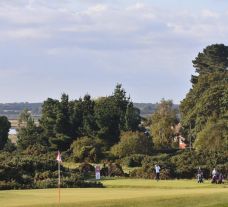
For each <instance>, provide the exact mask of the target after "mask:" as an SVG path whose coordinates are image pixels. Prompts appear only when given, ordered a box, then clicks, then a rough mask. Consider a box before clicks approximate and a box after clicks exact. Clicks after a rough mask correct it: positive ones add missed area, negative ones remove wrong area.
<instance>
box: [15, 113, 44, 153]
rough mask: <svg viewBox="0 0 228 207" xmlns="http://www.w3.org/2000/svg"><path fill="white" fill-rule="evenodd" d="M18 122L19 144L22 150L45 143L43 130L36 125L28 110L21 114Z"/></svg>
mask: <svg viewBox="0 0 228 207" xmlns="http://www.w3.org/2000/svg"><path fill="white" fill-rule="evenodd" d="M18 123H19V124H18V125H19V128H18V134H17V138H18V140H17V146H18V147H19V149H20V150H25V149H26V148H28V147H30V146H33V145H45V143H44V142H45V140H44V139H43V130H42V128H41V127H39V126H36V124H35V121H34V119H33V118H32V116H31V114H30V113H29V112H28V110H24V111H23V112H22V113H21V114H20V116H19V120H18Z"/></svg>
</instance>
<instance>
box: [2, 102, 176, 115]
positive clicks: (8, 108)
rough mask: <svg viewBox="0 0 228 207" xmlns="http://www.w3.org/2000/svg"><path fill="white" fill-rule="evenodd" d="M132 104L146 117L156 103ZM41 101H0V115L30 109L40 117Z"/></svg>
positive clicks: (14, 113) (15, 113) (16, 113)
mask: <svg viewBox="0 0 228 207" xmlns="http://www.w3.org/2000/svg"><path fill="white" fill-rule="evenodd" d="M134 106H135V107H137V108H139V109H140V113H141V116H143V117H147V116H150V115H151V114H152V113H154V111H155V109H156V107H157V104H152V103H134ZM41 107H42V103H28V102H22V103H4V104H3V103H0V116H7V117H8V119H17V118H18V115H19V114H20V113H21V112H22V111H23V110H24V109H28V110H29V111H31V114H32V115H33V117H40V115H41ZM174 108H176V109H179V105H177V104H174Z"/></svg>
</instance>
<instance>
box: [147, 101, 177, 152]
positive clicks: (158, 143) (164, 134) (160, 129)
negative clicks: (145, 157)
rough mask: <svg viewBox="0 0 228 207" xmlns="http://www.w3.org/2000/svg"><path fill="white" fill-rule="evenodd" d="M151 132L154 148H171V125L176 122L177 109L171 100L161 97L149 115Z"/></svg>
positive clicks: (172, 136) (172, 135)
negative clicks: (150, 115) (152, 112)
mask: <svg viewBox="0 0 228 207" xmlns="http://www.w3.org/2000/svg"><path fill="white" fill-rule="evenodd" d="M151 122H152V124H151V127H150V129H151V134H152V137H153V144H154V146H155V148H157V149H162V148H171V146H172V143H173V138H174V134H173V131H172V130H171V127H174V126H175V125H176V124H177V123H178V119H177V111H176V110H175V109H174V108H173V103H172V101H171V100H168V101H166V100H164V99H162V100H161V102H160V103H159V104H158V107H157V109H156V111H155V112H154V114H153V115H152V117H151Z"/></svg>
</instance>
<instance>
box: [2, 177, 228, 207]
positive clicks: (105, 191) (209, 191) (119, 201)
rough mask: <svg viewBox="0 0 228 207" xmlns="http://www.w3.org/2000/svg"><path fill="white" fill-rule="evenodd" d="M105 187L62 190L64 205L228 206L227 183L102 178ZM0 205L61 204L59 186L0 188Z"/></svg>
mask: <svg viewBox="0 0 228 207" xmlns="http://www.w3.org/2000/svg"><path fill="white" fill-rule="evenodd" d="M103 183H104V185H105V186H106V188H98V189H95V188H81V189H80V188H75V189H62V190H61V203H62V204H61V206H63V207H73V206H82V207H87V206H88V207H90V206H91V207H92V206H95V207H98V206H104V207H124V206H133V207H149V206H151V207H153V206H154V207H162V206H164V207H167V206H169V207H172V206H173V207H174V206H180V207H183V206H189V207H190V206H197V207H200V206H202V207H203V206H207V207H225V206H226V207H228V186H227V185H212V184H210V183H209V182H208V183H204V184H197V183H195V181H188V180H186V181H185V180H181V181H159V182H156V181H154V180H137V179H119V180H106V181H103ZM0 204H1V205H0V206H1V207H19V206H31V207H33V206H36V207H47V206H51V207H54V206H58V205H57V189H44V190H11V191H0Z"/></svg>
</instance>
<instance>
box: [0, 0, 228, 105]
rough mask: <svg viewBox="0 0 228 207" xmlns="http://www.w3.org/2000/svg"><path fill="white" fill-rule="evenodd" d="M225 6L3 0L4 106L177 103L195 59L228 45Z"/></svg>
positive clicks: (199, 0)
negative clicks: (52, 101)
mask: <svg viewBox="0 0 228 207" xmlns="http://www.w3.org/2000/svg"><path fill="white" fill-rule="evenodd" d="M227 25H228V1H226V0H191V1H183V0H0V102H21V101H29V102H41V101H43V100H45V99H46V98H47V97H52V98H59V97H60V96H61V93H63V92H66V93H68V94H69V95H70V98H71V99H77V98H79V97H82V96H84V94H86V93H89V94H90V95H91V96H92V97H98V96H106V95H111V94H112V92H113V90H114V87H115V85H116V83H122V85H123V87H124V88H125V90H126V91H127V93H128V94H130V96H131V98H132V100H133V101H134V102H151V103H155V102H159V101H160V100H161V99H162V98H165V99H172V100H173V101H174V103H179V102H180V101H181V100H182V99H183V98H184V97H185V95H186V93H187V92H188V91H189V89H190V87H191V84H190V82H189V80H190V78H191V74H193V73H194V68H193V67H192V63H191V61H192V59H194V57H195V56H196V55H197V54H198V52H200V51H202V49H203V48H205V47H206V46H207V45H210V44H213V43H224V44H228V26H227Z"/></svg>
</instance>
